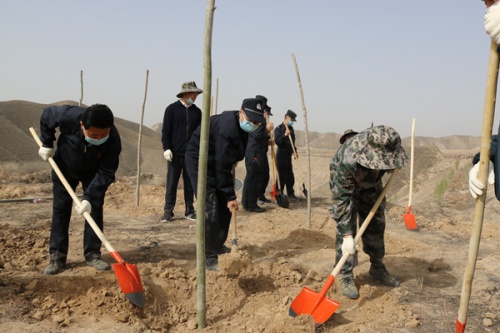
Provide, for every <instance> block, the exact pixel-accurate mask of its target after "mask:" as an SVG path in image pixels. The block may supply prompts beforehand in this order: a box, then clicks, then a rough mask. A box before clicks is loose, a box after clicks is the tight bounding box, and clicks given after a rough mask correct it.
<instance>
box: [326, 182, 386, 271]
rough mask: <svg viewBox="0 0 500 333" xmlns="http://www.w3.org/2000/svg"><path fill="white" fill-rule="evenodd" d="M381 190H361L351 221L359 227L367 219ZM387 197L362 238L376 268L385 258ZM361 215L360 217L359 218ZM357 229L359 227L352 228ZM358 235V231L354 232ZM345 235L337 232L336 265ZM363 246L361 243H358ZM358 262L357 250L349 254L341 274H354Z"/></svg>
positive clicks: (354, 202) (381, 266)
mask: <svg viewBox="0 0 500 333" xmlns="http://www.w3.org/2000/svg"><path fill="white" fill-rule="evenodd" d="M379 194H380V192H379V191H374V190H366V191H361V192H359V194H358V195H356V197H355V199H354V200H353V204H352V206H351V207H352V208H351V220H350V223H353V224H355V225H357V226H358V227H359V226H361V224H362V223H363V222H364V221H365V219H366V217H367V216H368V214H369V213H370V210H371V209H372V207H373V204H374V203H375V201H376V200H377V198H378V196H379ZM385 203H386V202H385V198H384V200H383V201H382V203H381V204H380V206H379V207H378V209H377V211H376V213H375V215H374V216H373V217H372V219H371V221H370V224H369V225H368V227H367V228H366V230H365V232H364V233H363V235H362V237H361V240H362V243H363V251H364V252H365V253H366V254H368V255H369V256H370V262H371V264H372V266H373V267H374V268H383V267H384V264H383V258H384V255H385V244H384V232H385V213H384V211H385ZM358 217H359V219H358ZM352 229H353V230H356V229H357V228H352ZM353 237H356V231H355V232H354V234H353ZM343 240H344V236H343V235H342V234H340V233H339V232H338V231H337V234H336V258H335V265H336V264H337V263H338V262H339V261H340V258H342V242H343ZM358 245H360V246H361V244H359V243H358ZM357 263H358V254H357V251H356V253H355V254H354V255H352V256H349V258H348V259H347V261H346V262H345V264H344V265H343V266H342V269H341V270H340V276H341V277H344V276H352V275H353V272H352V270H353V268H354V267H355V266H356V265H357Z"/></svg>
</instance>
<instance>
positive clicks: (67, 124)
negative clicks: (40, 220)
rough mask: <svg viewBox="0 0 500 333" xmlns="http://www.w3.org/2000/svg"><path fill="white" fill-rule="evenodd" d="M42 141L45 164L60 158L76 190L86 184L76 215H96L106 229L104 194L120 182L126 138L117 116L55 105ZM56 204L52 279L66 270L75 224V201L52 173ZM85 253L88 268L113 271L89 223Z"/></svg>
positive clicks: (99, 108) (44, 120) (44, 121)
mask: <svg viewBox="0 0 500 333" xmlns="http://www.w3.org/2000/svg"><path fill="white" fill-rule="evenodd" d="M56 128H59V136H58V138H57V150H56V151H55V154H54V148H53V147H54V141H56ZM40 132H41V135H40V139H41V141H42V143H43V145H42V147H40V149H39V151H38V154H39V155H40V156H41V157H42V159H43V160H45V161H46V160H48V158H49V157H51V156H52V155H54V161H55V162H56V163H57V166H58V167H59V169H60V170H61V172H62V174H63V175H64V177H65V178H66V180H67V181H68V183H69V185H70V186H71V187H72V188H73V190H75V188H76V187H77V185H78V184H79V183H80V182H81V183H82V188H83V199H82V203H81V206H79V207H78V206H77V207H76V212H77V213H78V214H80V215H82V214H83V213H84V212H88V213H90V215H91V216H92V218H93V219H94V221H95V223H96V224H97V226H98V227H99V229H101V231H102V230H103V205H104V196H105V194H106V191H107V189H108V186H109V185H110V184H111V183H112V182H113V181H114V180H115V173H116V170H117V169H118V162H119V156H120V152H121V150H122V146H121V140H120V134H119V133H118V130H117V129H116V127H115V125H114V118H113V113H112V112H111V110H110V109H109V108H108V107H107V106H106V105H102V104H94V105H92V106H89V107H88V108H82V107H78V106H69V105H64V106H51V107H49V108H46V109H45V110H44V111H43V113H42V116H41V118H40ZM52 183H53V196H54V201H53V206H52V226H51V231H50V244H49V254H50V263H49V265H48V266H47V267H46V268H45V271H44V273H45V274H46V275H54V274H58V273H59V272H60V271H61V270H62V269H63V268H64V267H65V266H66V260H67V256H68V247H69V236H68V229H69V222H70V219H71V209H72V205H73V199H72V198H71V196H70V194H69V193H68V192H67V191H66V188H65V187H64V185H63V183H62V182H61V180H60V179H59V177H58V176H57V175H56V173H55V172H54V171H52ZM83 255H84V257H85V260H86V262H87V265H89V266H92V267H94V268H95V269H96V270H98V271H105V270H108V269H109V268H110V267H109V264H108V263H107V262H105V261H104V260H102V259H101V241H100V240H99V238H98V237H97V235H96V234H95V232H94V230H92V228H91V227H90V225H89V224H88V223H85V229H84V233H83Z"/></svg>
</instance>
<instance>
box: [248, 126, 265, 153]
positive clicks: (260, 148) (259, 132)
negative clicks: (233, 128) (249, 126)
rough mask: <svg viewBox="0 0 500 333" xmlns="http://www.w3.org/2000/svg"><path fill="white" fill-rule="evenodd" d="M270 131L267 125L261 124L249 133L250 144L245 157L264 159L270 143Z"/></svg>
mask: <svg viewBox="0 0 500 333" xmlns="http://www.w3.org/2000/svg"><path fill="white" fill-rule="evenodd" d="M269 138H270V137H269V132H268V131H267V128H266V126H265V125H261V126H259V127H258V128H257V129H256V130H255V131H253V132H251V133H249V134H248V145H247V150H246V153H245V158H247V159H254V158H257V159H258V160H263V159H264V156H265V155H266V154H267V149H268V145H269Z"/></svg>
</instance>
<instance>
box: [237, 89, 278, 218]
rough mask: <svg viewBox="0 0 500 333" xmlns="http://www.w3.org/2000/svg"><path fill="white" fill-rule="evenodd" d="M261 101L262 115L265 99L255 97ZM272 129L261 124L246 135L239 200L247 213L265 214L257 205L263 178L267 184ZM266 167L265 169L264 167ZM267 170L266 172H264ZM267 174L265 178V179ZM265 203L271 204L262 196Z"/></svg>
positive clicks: (265, 103)
mask: <svg viewBox="0 0 500 333" xmlns="http://www.w3.org/2000/svg"><path fill="white" fill-rule="evenodd" d="M255 98H256V99H258V100H261V101H262V105H263V106H264V114H269V112H267V113H266V110H268V106H267V98H266V97H264V96H261V95H257V96H256V97H255ZM272 129H273V124H272V123H269V124H267V125H266V124H265V123H264V124H263V125H262V126H259V127H258V128H257V129H256V130H255V131H253V132H251V133H249V134H248V144H247V149H246V151H245V168H246V176H245V181H244V182H243V192H242V198H241V204H242V206H243V208H244V209H245V210H247V211H249V212H256V213H261V212H265V211H266V209H265V208H263V207H260V206H259V205H258V204H257V201H258V200H259V199H262V196H263V195H264V194H263V193H262V187H263V183H264V178H266V179H267V181H266V187H267V183H268V182H269V162H268V160H267V147H268V145H269V138H270V137H269V130H272ZM266 165H267V167H266ZM266 170H267V171H266ZM265 173H267V177H265V175H264V174H265ZM264 200H266V202H271V201H270V200H267V199H266V198H265V196H264Z"/></svg>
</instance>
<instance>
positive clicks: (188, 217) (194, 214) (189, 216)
mask: <svg viewBox="0 0 500 333" xmlns="http://www.w3.org/2000/svg"><path fill="white" fill-rule="evenodd" d="M184 218H186V219H188V220H191V221H196V213H190V214H186V215H184Z"/></svg>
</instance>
